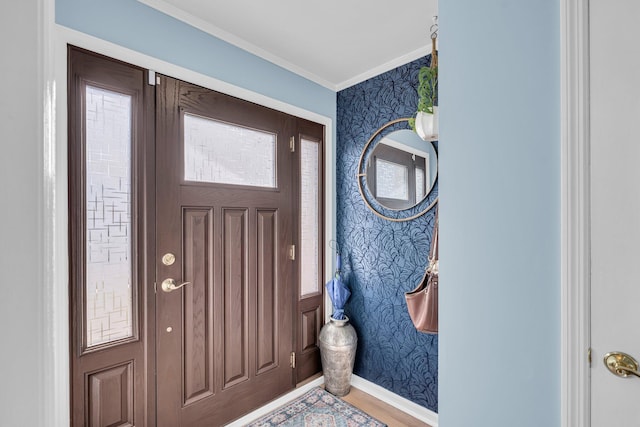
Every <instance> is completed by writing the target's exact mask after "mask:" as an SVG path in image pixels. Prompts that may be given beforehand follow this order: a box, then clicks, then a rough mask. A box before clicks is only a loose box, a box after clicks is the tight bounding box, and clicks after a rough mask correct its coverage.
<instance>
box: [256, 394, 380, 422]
mask: <svg viewBox="0 0 640 427" xmlns="http://www.w3.org/2000/svg"><path fill="white" fill-rule="evenodd" d="M273 426H282V427H361V426H364V427H386V425H385V424H383V423H381V422H380V421H378V420H376V419H375V418H372V417H370V416H369V415H367V414H365V413H364V412H362V411H361V410H359V409H358V408H356V407H354V406H352V405H351V404H349V403H347V402H345V401H344V400H342V399H339V398H337V397H335V396H334V395H333V394H331V393H329V392H327V391H325V390H324V389H323V388H320V387H317V388H314V389H312V390H311V391H309V392H307V393H306V394H304V395H302V396H300V397H299V398H297V399H296V400H294V401H293V402H291V403H289V404H288V405H286V406H283V407H281V408H278V409H276V410H275V411H273V412H272V413H270V414H267V415H265V416H264V417H262V418H260V419H258V420H256V421H254V422H252V423H251V424H247V426H246V427H273Z"/></svg>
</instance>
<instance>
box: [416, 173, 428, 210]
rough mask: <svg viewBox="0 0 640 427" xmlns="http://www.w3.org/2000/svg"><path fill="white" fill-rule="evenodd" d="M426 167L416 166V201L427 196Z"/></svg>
mask: <svg viewBox="0 0 640 427" xmlns="http://www.w3.org/2000/svg"><path fill="white" fill-rule="evenodd" d="M424 187H425V180H424V169H421V168H416V201H418V202H419V201H420V200H422V199H423V198H424V196H426V194H424V193H425V188H424Z"/></svg>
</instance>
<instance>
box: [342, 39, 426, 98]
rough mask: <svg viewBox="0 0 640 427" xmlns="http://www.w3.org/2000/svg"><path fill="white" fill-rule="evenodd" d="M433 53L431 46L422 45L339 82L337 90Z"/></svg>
mask: <svg viewBox="0 0 640 427" xmlns="http://www.w3.org/2000/svg"><path fill="white" fill-rule="evenodd" d="M430 53H431V46H429V47H426V46H425V47H421V48H419V49H416V50H414V51H412V52H409V53H407V54H404V55H402V56H399V57H397V58H395V59H392V60H391V61H387V62H385V63H384V64H381V65H378V66H377V67H375V68H372V69H370V70H369V71H366V72H364V73H361V74H358V75H357V76H354V77H352V78H350V79H348V80H345V81H343V82H341V83H338V84H337V85H336V89H335V90H336V92H339V91H341V90H343V89H346V88H348V87H351V86H354V85H357V84H358V83H362V82H363V81H365V80H368V79H370V78H372V77H375V76H379V75H380V74H382V73H386V72H387V71H390V70H393V69H394V68H396V67H399V66H401V65H405V64H407V63H409V62H411V61H415V60H416V59H418V58H422V57H423V56H426V55H428V54H430Z"/></svg>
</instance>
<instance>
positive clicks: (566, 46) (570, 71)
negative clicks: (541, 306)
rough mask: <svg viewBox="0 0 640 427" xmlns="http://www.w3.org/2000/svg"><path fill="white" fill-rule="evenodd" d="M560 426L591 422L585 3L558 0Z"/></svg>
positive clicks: (586, 12)
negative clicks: (559, 86)
mask: <svg viewBox="0 0 640 427" xmlns="http://www.w3.org/2000/svg"><path fill="white" fill-rule="evenodd" d="M560 8H561V9H560V18H561V20H560V37H561V43H560V49H561V56H560V60H561V70H560V72H561V76H560V78H561V83H560V84H561V88H560V94H561V95H560V96H561V100H560V102H561V126H562V128H561V150H562V151H561V265H562V267H561V275H562V277H561V307H560V312H561V331H560V335H561V336H560V340H561V343H560V345H561V364H562V365H561V368H560V377H561V378H560V406H561V407H560V416H561V420H560V426H561V427H573V426H583V427H589V426H590V425H591V420H590V412H591V396H590V382H589V370H590V367H589V363H588V359H587V351H588V349H589V347H590V335H591V332H590V317H591V313H590V310H589V307H590V288H591V284H590V270H591V265H590V252H591V251H590V240H591V239H590V230H591V228H590V227H591V225H590V209H589V206H590V199H589V194H590V177H589V163H590V160H589V159H590V154H589V151H590V150H589V147H590V143H589V4H588V1H586V0H561V2H560Z"/></svg>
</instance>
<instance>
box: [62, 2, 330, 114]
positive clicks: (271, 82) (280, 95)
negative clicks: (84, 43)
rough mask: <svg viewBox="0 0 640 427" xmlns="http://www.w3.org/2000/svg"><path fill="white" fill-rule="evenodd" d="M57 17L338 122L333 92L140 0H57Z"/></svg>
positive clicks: (78, 28)
mask: <svg viewBox="0 0 640 427" xmlns="http://www.w3.org/2000/svg"><path fill="white" fill-rule="evenodd" d="M56 22H57V23H58V24H61V25H64V26H66V27H69V28H72V29H74V30H77V31H80V32H83V33H86V34H90V35H92V36H95V37H98V38H100V39H103V40H107V41H110V42H112V43H115V44H118V45H120V46H124V47H127V48H129V49H132V50H136V51H138V52H141V53H144V54H146V55H149V56H153V57H156V58H159V59H162V60H164V61H167V62H170V63H172V64H176V65H179V66H182V67H184V68H188V69H191V70H194V71H197V72H199V73H202V74H205V75H208V76H212V77H215V78H217V79H219V80H222V81H225V82H228V83H231V84H234V85H236V86H239V87H242V88H245V89H249V90H252V91H254V92H257V93H261V94H263V95H266V96H269V97H271V98H274V99H277V100H280V101H283V102H287V103H289V104H292V105H295V106H298V107H301V108H304V109H307V110H309V111H313V112H316V113H318V114H322V115H324V116H327V117H330V118H332V119H333V120H334V121H335V115H336V94H335V92H334V91H332V90H329V89H327V88H325V87H323V86H320V85H318V84H316V83H313V82H311V81H309V80H307V79H305V78H303V77H300V76H299V75H297V74H294V73H291V72H289V71H287V70H285V69H283V68H281V67H279V66H276V65H274V64H272V63H270V62H268V61H265V60H263V59H261V58H258V57H256V56H254V55H252V54H250V53H248V52H246V51H244V50H241V49H238V48H236V47H234V46H232V45H230V44H229V43H226V42H224V41H222V40H220V39H218V38H216V37H213V36H211V35H209V34H207V33H205V32H203V31H200V30H198V29H195V28H193V27H191V26H189V25H187V24H185V23H183V22H181V21H178V20H176V19H174V18H171V17H169V16H167V15H165V14H163V13H161V12H158V11H157V10H155V9H153V8H150V7H148V6H146V5H144V4H142V3H140V2H138V1H136V0H56Z"/></svg>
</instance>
